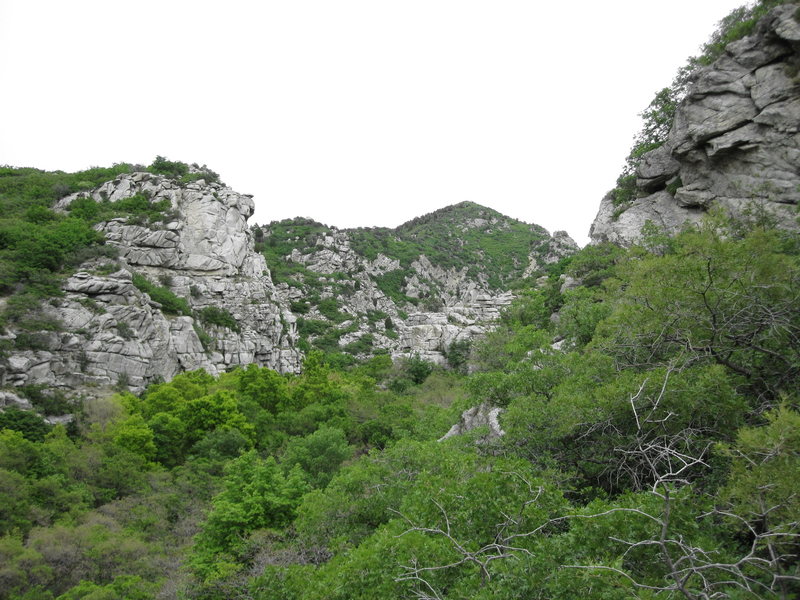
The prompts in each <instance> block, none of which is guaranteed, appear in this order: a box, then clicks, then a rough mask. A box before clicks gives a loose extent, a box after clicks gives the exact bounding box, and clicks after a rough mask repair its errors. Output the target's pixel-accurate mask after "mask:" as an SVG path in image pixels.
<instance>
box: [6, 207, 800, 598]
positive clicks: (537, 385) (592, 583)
mask: <svg viewBox="0 0 800 600" xmlns="http://www.w3.org/2000/svg"><path fill="white" fill-rule="evenodd" d="M798 257H800V243H799V241H798V237H797V235H796V234H794V233H787V232H785V231H784V230H782V229H780V228H777V227H776V226H775V224H774V223H772V222H770V220H769V219H768V218H767V217H765V216H764V215H763V214H761V213H760V212H759V211H758V210H757V209H756V208H754V210H753V211H752V214H751V216H750V217H749V218H748V220H747V221H742V220H739V221H732V220H731V219H729V218H728V217H726V216H725V215H723V214H712V215H710V216H709V218H708V219H707V220H706V222H705V223H704V224H703V225H702V226H701V227H696V228H693V229H689V230H687V231H685V232H683V233H682V234H680V235H678V236H677V237H674V238H668V237H665V236H663V235H661V234H660V233H659V232H658V231H657V230H656V229H655V228H652V230H651V231H649V232H648V235H647V236H646V237H645V241H644V242H643V244H642V245H640V246H634V247H632V248H630V249H628V250H623V249H621V248H618V247H616V246H610V245H595V246H589V247H587V248H585V249H584V250H582V251H581V252H580V253H578V254H577V255H575V256H573V257H570V258H569V259H565V260H564V261H563V262H562V264H561V265H560V269H559V270H563V271H564V272H566V273H570V274H571V275H573V276H574V277H577V278H580V279H581V280H582V281H583V282H584V284H583V285H582V286H581V287H579V288H577V289H574V290H571V291H565V292H564V293H561V292H560V291H559V279H558V273H557V272H554V273H553V274H552V275H551V278H550V281H549V283H548V284H547V285H545V286H544V287H539V288H535V287H532V288H531V289H529V290H527V291H524V292H522V293H520V294H519V297H518V299H517V300H516V301H515V303H514V304H513V305H512V306H511V307H510V308H509V310H508V311H507V312H506V313H505V314H504V316H503V319H502V321H501V323H500V324H499V326H498V327H497V329H496V330H495V331H494V332H492V333H491V334H490V335H488V336H487V337H486V339H485V340H484V341H483V342H482V343H480V344H478V345H476V346H475V347H474V348H473V350H472V353H471V355H470V357H469V364H470V365H471V368H470V372H469V373H460V372H458V371H455V370H442V369H441V368H434V367H433V366H432V365H430V364H428V363H425V362H424V361H421V360H418V359H413V358H412V359H410V360H407V361H404V362H402V361H400V362H397V363H396V364H392V362H391V360H390V359H389V358H388V357H387V356H377V357H375V358H372V359H370V360H369V361H366V362H364V363H363V364H359V365H357V366H352V367H349V368H347V369H343V368H334V367H331V366H330V364H329V363H328V361H327V357H326V355H325V354H324V353H321V352H316V351H315V352H311V353H309V355H308V356H307V358H306V361H305V365H304V370H303V373H302V375H280V374H278V373H275V372H273V371H270V370H268V369H262V368H258V367H256V366H252V365H251V366H249V367H247V368H245V369H236V370H234V371H232V372H230V373H226V374H223V375H221V376H219V377H218V378H214V377H211V376H210V375H208V374H206V373H204V372H202V371H196V372H188V373H184V374H181V375H179V376H177V377H175V378H174V379H173V380H172V381H170V382H166V383H160V384H155V385H151V386H150V387H149V388H148V389H147V390H146V391H145V392H144V393H143V394H141V395H140V396H138V397H137V396H134V395H132V394H129V393H125V392H122V393H118V394H116V395H114V396H110V397H107V398H104V399H97V400H93V401H87V402H84V403H83V404H82V406H81V407H80V411H79V414H78V419H77V421H76V422H75V423H74V424H72V425H70V426H68V427H64V426H62V425H57V426H55V427H51V426H48V425H46V424H44V423H43V421H42V420H41V419H40V418H39V417H37V416H36V415H34V414H33V413H30V412H23V411H15V410H6V411H5V412H4V413H2V427H3V428H4V429H3V431H2V434H0V477H2V481H3V483H2V486H0V493H2V495H3V497H2V501H0V511H1V512H0V524H2V535H3V537H2V538H0V555H2V561H0V563H1V564H2V566H1V567H0V597H2V598H4V599H6V598H8V599H21V598H25V599H33V598H42V599H48V598H61V599H77V598H92V599H99V598H209V599H210V598H254V599H260V600H263V599H268V598H270V599H271V598H275V599H277V598H309V599H310V598H381V599H385V598H409V597H419V598H565V599H566V598H575V597H578V596H586V597H591V598H630V597H637V598H650V597H667V598H669V597H675V598H678V597H684V598H712V597H713V598H723V597H728V598H793V597H796V596H797V594H798V592H800V572H799V571H798V564H799V563H798V558H797V551H798V536H800V531H799V528H798V522H799V521H798V519H799V518H800V499H799V498H798V495H797V488H796V479H795V478H796V474H797V472H798V466H800V465H798V461H799V460H800V414H798V412H797V408H798V406H797V404H798V397H797V392H796V390H797V388H798V376H799V375H800V263H799V261H798ZM554 312H557V314H558V319H556V320H554V319H551V318H550V315H551V314H552V313H554ZM553 339H559V340H561V345H560V349H555V348H554V347H553V344H552V342H553ZM398 381H401V382H402V385H398ZM481 402H489V403H491V404H492V405H495V406H501V407H503V408H504V409H505V413H504V414H503V415H502V417H501V425H502V427H503V428H504V430H505V432H506V433H505V435H504V436H502V437H500V438H493V437H491V436H488V435H487V432H486V431H485V430H482V429H481V428H478V429H476V430H474V431H473V432H471V433H469V434H467V435H463V436H455V437H453V438H450V439H448V440H445V441H437V440H438V439H439V438H440V437H442V436H443V435H444V433H445V432H446V431H447V430H448V429H449V427H450V426H451V425H452V424H453V423H454V422H456V421H457V420H458V415H459V414H460V412H461V411H463V410H465V409H467V408H469V407H472V406H475V405H477V404H479V403H481Z"/></svg>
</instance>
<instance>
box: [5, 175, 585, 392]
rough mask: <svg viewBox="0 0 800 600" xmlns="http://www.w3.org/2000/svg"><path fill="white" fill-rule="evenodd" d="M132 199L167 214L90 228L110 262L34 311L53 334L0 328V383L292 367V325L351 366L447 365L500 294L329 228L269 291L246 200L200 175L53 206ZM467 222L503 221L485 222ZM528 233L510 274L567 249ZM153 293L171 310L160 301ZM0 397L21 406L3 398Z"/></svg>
mask: <svg viewBox="0 0 800 600" xmlns="http://www.w3.org/2000/svg"><path fill="white" fill-rule="evenodd" d="M133 197H144V198H147V200H148V201H149V202H150V203H151V204H152V205H159V206H168V209H167V210H165V211H164V213H163V214H161V215H160V216H159V219H158V220H157V221H155V222H150V223H145V222H144V220H143V219H141V218H135V217H133V216H130V217H116V218H111V219H109V220H106V221H102V222H100V223H98V225H96V226H95V228H96V229H97V230H98V231H99V232H101V233H102V234H103V235H104V237H105V240H106V242H105V243H106V246H108V247H113V248H114V249H115V253H116V256H114V257H100V258H93V259H91V260H89V261H88V262H85V263H83V264H82V265H81V266H80V267H79V268H78V269H77V270H76V272H74V273H73V274H72V275H70V276H69V277H67V278H66V279H65V280H64V281H63V284H62V290H63V292H64V294H63V296H60V297H56V298H51V299H50V300H49V301H48V302H46V303H44V304H43V306H42V307H41V312H42V315H43V317H44V318H46V319H47V320H49V321H50V322H54V323H60V327H58V328H57V330H48V331H36V332H25V331H21V330H15V329H14V328H13V326H12V327H10V328H9V330H8V331H7V335H6V339H7V340H8V342H10V343H11V344H12V345H14V346H16V347H15V349H14V350H13V351H11V352H10V353H8V354H7V355H6V356H5V357H4V358H2V359H0V386H2V387H4V388H6V389H7V390H11V389H14V388H16V387H19V386H25V385H43V386H46V387H48V388H51V389H58V388H61V389H63V390H65V391H68V392H70V393H80V394H84V395H92V394H95V393H103V392H102V390H107V389H108V388H109V387H111V386H114V387H117V388H118V389H129V390H131V391H134V392H137V391H140V390H142V389H144V388H145V387H146V386H147V385H148V384H150V383H153V382H156V381H160V380H169V379H171V378H172V377H173V376H174V375H176V374H177V373H179V372H181V371H186V370H194V369H199V368H202V369H205V370H206V371H208V372H209V373H211V374H217V373H220V372H222V371H224V370H226V369H228V368H230V367H233V366H236V365H246V364H251V363H255V364H258V365H261V366H266V367H270V368H273V369H275V370H277V371H279V372H284V373H285V372H298V371H299V369H300V366H301V361H302V357H303V351H304V350H308V349H310V347H311V346H310V345H308V344H307V343H305V344H304V340H309V339H310V340H312V341H314V340H316V339H318V338H319V337H320V336H319V335H316V336H315V335H313V334H308V332H307V331H306V330H304V329H303V326H305V327H306V328H308V327H311V326H316V327H317V333H319V331H318V330H319V328H320V327H323V326H324V328H327V329H328V330H329V333H328V336H327V337H328V339H329V340H332V343H333V344H334V345H333V348H332V349H337V350H346V351H349V352H350V353H351V354H354V355H356V356H358V357H359V358H366V357H369V356H371V355H372V354H374V353H377V352H383V353H388V354H391V355H392V356H394V357H400V356H411V355H418V356H420V357H421V358H424V359H426V360H430V361H433V362H437V363H446V356H447V352H448V350H449V349H450V348H452V347H453V344H455V343H456V342H466V341H469V340H472V339H474V338H475V337H476V336H480V335H482V334H484V333H485V332H486V331H487V330H488V329H489V328H491V327H492V326H493V325H492V324H493V322H494V321H495V320H496V319H497V318H498V316H499V314H500V311H501V310H502V309H503V307H505V306H506V305H508V304H509V303H510V302H511V300H512V294H511V293H510V292H508V291H505V290H499V289H494V288H492V286H491V285H490V284H489V282H488V276H487V274H486V273H483V272H481V271H480V270H477V271H475V270H474V269H473V270H470V269H469V268H468V267H466V266H462V267H459V268H456V267H453V266H449V267H444V266H442V265H439V264H434V262H432V261H431V260H430V259H429V258H428V257H427V256H425V255H424V254H420V255H419V256H417V257H416V258H415V259H414V260H413V261H412V262H411V264H410V265H405V266H404V265H401V261H400V260H398V259H397V258H391V257H389V256H387V255H385V254H381V253H378V254H377V255H375V256H374V257H373V258H368V257H367V256H365V255H364V254H363V253H360V252H357V251H356V250H355V249H354V248H353V246H352V244H351V242H352V240H351V237H352V235H353V233H352V232H348V231H339V230H337V229H335V228H328V229H327V230H326V231H325V233H324V235H319V236H317V237H316V238H315V239H314V240H313V244H312V245H311V247H310V248H309V247H307V244H304V243H300V242H299V241H297V243H295V242H294V241H293V242H292V244H295V245H296V246H297V247H296V248H293V249H292V250H291V251H290V252H289V253H288V254H287V255H286V256H285V257H284V259H283V260H284V262H285V263H286V264H291V265H294V266H295V267H297V268H299V269H300V270H302V271H303V272H304V273H305V275H306V278H305V280H306V282H307V284H306V283H297V282H292V283H291V284H289V283H286V282H284V283H279V284H277V285H276V284H275V283H274V282H273V278H272V276H271V273H270V268H269V266H268V264H267V261H266V259H265V256H264V255H263V254H262V253H261V252H259V251H257V250H256V245H255V243H254V230H251V229H249V228H248V225H247V220H248V218H249V217H250V216H251V215H252V213H253V208H254V206H253V201H252V199H251V197H250V196H248V195H244V194H239V193H237V192H235V191H233V190H232V189H230V188H229V187H226V186H224V185H222V184H220V183H216V182H206V181H204V180H202V179H201V180H197V181H194V182H191V183H184V184H179V183H178V182H177V181H176V180H174V179H171V178H169V177H166V176H163V175H155V174H152V173H148V172H135V173H129V174H122V175H120V176H119V177H117V178H116V179H114V180H113V181H108V182H106V183H104V184H102V185H100V186H99V187H96V188H94V189H92V190H90V191H86V192H79V193H76V194H72V195H70V196H67V197H65V198H62V199H61V200H60V201H59V202H58V203H57V204H56V205H55V206H54V209H55V210H56V211H58V212H62V213H65V214H68V213H69V212H70V210H71V207H72V204H73V203H75V202H76V201H78V200H84V201H88V200H87V199H90V200H92V201H94V202H96V203H98V204H101V203H103V204H105V203H115V202H119V201H122V200H126V199H131V198H133ZM486 210H488V209H486ZM470 227H478V228H481V227H490V228H491V227H495V228H498V227H500V228H502V224H501V223H499V222H498V220H497V219H496V218H495V220H494V221H492V220H491V219H489V220H486V222H485V223H484V222H481V223H472V224H471V225H469V226H468V227H467V229H469V228H470ZM530 227H535V226H530ZM256 230H257V228H256ZM464 231H466V230H464ZM536 231H537V235H536V236H534V238H535V239H533V242H532V245H530V246H531V247H530V253H531V254H530V258H529V260H528V261H527V262H526V264H525V265H521V266H520V269H519V271H520V272H519V275H522V274H523V273H522V272H523V271H524V272H525V274H528V275H532V274H537V273H539V272H540V271H541V268H542V265H546V264H548V263H553V262H555V261H557V260H559V259H560V258H561V257H562V256H565V255H566V254H569V253H571V252H573V251H574V250H575V249H576V248H577V246H576V245H575V244H574V242H572V240H571V239H569V237H568V236H566V234H557V235H556V236H555V237H553V238H551V237H550V236H549V235H546V234H541V232H540V231H539V230H538V229H536ZM542 231H543V230H542ZM256 237H257V236H256ZM262 245H263V242H262ZM527 248H528V246H526V252H527ZM398 275H402V277H401V279H402V282H401V285H400V287H399V292H400V295H399V296H398V295H397V294H392V293H387V291H386V289H387V288H386V286H385V285H383V284H382V278H384V279H385V278H390V279H391V278H395V279H397V276H398ZM312 283H313V285H312ZM382 288H383V289H382ZM156 292H158V294H156ZM390 292H391V290H390ZM165 294H166V297H167V300H169V299H170V298H171V299H172V300H170V302H172V301H174V302H177V303H178V305H179V308H178V310H177V311H176V310H175V307H172V309H171V310H168V308H169V307H166V306H165V305H163V304H162V303H163V302H165V300H164V295H165ZM154 296H158V298H156V297H154ZM309 298H311V299H312V301H311V302H308V300H309ZM159 299H160V301H159ZM326 300H327V305H326V303H325V301H326ZM331 303H333V305H334V306H335V307H336V309H335V310H333V313H332V312H331V306H332V305H331ZM326 306H327V309H326V308H325V307H326ZM180 307H184V308H180ZM293 309H294V310H293ZM208 311H211V318H206V317H207V315H208V314H209V313H208ZM176 313H177V314H176ZM298 325H301V327H300V328H298ZM21 336H27V337H26V338H25V342H24V343H22V344H20V343H19V342H20V341H21V340H20V339H17V338H20V337H21ZM328 349H331V348H328ZM12 396H13V397H12ZM7 403H8V404H18V405H25V401H24V399H21V398H19V397H18V396H16V395H13V394H12V395H10V396H9V397H8V398H7Z"/></svg>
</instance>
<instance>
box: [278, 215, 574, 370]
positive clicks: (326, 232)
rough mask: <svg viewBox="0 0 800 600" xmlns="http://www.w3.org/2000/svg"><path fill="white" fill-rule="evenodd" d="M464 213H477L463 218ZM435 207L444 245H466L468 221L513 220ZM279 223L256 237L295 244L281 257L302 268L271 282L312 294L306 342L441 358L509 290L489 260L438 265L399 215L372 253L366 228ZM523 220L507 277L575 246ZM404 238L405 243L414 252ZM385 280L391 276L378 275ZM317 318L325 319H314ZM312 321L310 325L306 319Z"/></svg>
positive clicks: (533, 271)
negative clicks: (307, 230) (306, 231)
mask: <svg viewBox="0 0 800 600" xmlns="http://www.w3.org/2000/svg"><path fill="white" fill-rule="evenodd" d="M462 209H463V210H462ZM443 210H445V209H443ZM473 213H477V214H479V215H483V217H474V216H471V217H470V218H466V214H469V215H472V214H473ZM444 214H445V215H446V219H447V221H446V226H445V227H443V228H442V230H443V231H446V232H447V234H446V235H447V236H452V239H448V240H446V241H443V242H442V244H443V245H445V246H446V247H448V248H452V252H453V253H456V252H457V250H456V248H463V247H464V246H465V245H466V242H465V241H464V238H465V237H466V236H468V235H470V234H474V233H475V232H476V231H477V232H480V234H481V235H492V234H493V233H496V232H498V231H507V230H508V229H510V225H509V224H508V223H507V222H506V221H513V220H509V219H508V218H506V217H502V215H499V213H494V211H491V209H486V208H485V207H480V206H479V205H475V204H472V203H464V204H463V205H462V206H461V207H460V206H459V205H456V206H455V207H448V209H446V210H445V213H444ZM440 216H441V215H440ZM426 217H427V216H426ZM484 217H485V218H484ZM422 219H423V221H425V218H422ZM425 222H427V221H425ZM306 224H307V223H306ZM513 224H514V225H516V226H519V225H524V224H521V223H519V222H514V223H513ZM280 225H282V226H283V227H282V228H281V229H280V231H281V233H280V234H279V233H278V229H279V228H278V227H276V224H269V225H267V226H265V227H264V231H265V232H266V233H264V239H265V240H266V241H265V244H269V243H270V242H272V243H275V240H274V239H273V240H271V238H272V236H278V235H282V236H283V238H282V239H281V240H279V242H280V243H281V244H285V243H286V238H287V237H288V238H289V241H290V242H291V243H293V244H294V246H295V247H293V248H292V250H291V252H290V253H288V254H287V255H285V256H284V257H283V258H282V259H283V261H285V263H287V264H288V265H297V266H301V267H302V270H303V272H302V273H300V274H297V273H295V274H294V276H293V277H291V278H288V280H287V281H284V282H281V283H279V284H278V285H277V290H278V293H279V294H280V295H282V296H284V297H285V298H286V299H287V300H288V301H290V302H293V304H292V305H293V306H295V307H297V308H298V309H300V307H299V306H298V304H300V303H302V302H303V301H304V300H309V299H311V301H310V302H307V304H306V306H307V312H305V313H304V314H303V315H302V317H301V320H300V321H299V328H298V329H299V333H300V334H301V336H302V335H304V334H305V333H308V335H307V340H308V341H309V342H310V343H311V344H312V345H314V344H316V343H318V342H319V340H323V341H324V342H326V343H329V347H328V349H335V350H344V351H347V352H351V353H352V354H355V355H356V356H358V357H359V358H365V357H367V356H369V355H371V354H373V353H375V352H384V353H389V354H390V355H391V356H392V357H393V358H402V357H409V356H412V355H417V356H419V357H420V358H422V359H424V360H427V361H431V362H434V363H437V364H447V362H448V353H449V352H450V350H451V349H452V348H453V346H454V344H468V343H470V342H471V341H472V340H474V339H475V338H477V337H480V336H482V335H484V334H485V333H486V332H487V330H488V329H490V328H492V327H493V324H494V322H495V321H496V320H497V319H498V317H499V316H500V311H502V309H503V308H504V307H506V306H508V305H509V304H510V303H511V301H512V300H513V294H512V293H511V292H510V291H508V290H507V289H502V288H500V289H498V288H496V287H494V286H492V284H491V282H490V280H489V272H488V269H486V268H483V267H482V265H472V264H471V265H466V264H462V265H451V266H446V267H445V266H442V265H441V264H437V263H436V262H434V260H431V258H430V257H428V256H427V255H426V254H424V253H418V254H417V249H416V247H415V246H413V244H411V243H410V242H409V240H410V239H411V238H413V236H417V235H419V234H418V233H417V232H414V233H411V234H408V233H404V231H403V229H404V228H406V227H408V225H403V226H401V227H399V228H398V229H396V230H383V231H380V232H378V233H379V234H380V235H382V236H384V238H388V241H387V240H386V239H385V240H384V244H385V246H386V248H388V249H387V252H392V251H394V253H395V256H388V255H387V254H384V253H383V252H375V253H374V257H372V258H370V256H368V255H367V254H366V252H365V251H364V250H363V247H364V236H368V239H370V240H372V237H370V236H373V235H377V234H375V233H374V232H371V231H369V230H366V231H365V230H339V229H337V228H335V227H326V226H323V225H321V224H316V223H315V224H313V225H314V226H316V227H315V232H314V233H313V234H310V235H306V236H305V237H304V236H302V235H297V236H295V234H296V233H298V230H299V228H294V229H292V228H291V223H290V222H289V224H288V225H287V223H286V222H282V223H280ZM439 225H440V224H437V227H438V226H439ZM526 228H529V229H530V231H529V232H528V233H525V234H524V235H526V236H528V237H527V238H526V245H525V248H526V251H525V253H524V254H523V255H522V258H523V259H524V260H523V261H520V262H519V263H518V264H515V268H514V269H513V270H512V273H511V274H509V277H511V276H513V277H516V278H521V277H531V276H535V275H538V274H541V273H542V270H543V269H544V268H545V267H546V266H547V265H550V264H553V263H555V262H558V261H559V260H560V259H561V258H563V257H565V256H568V255H570V254H572V253H574V252H575V251H577V249H578V246H577V245H576V244H575V242H574V241H573V240H572V239H571V238H570V237H569V236H568V235H567V234H566V233H565V232H556V233H555V234H553V236H550V235H549V234H548V233H547V232H546V231H544V230H543V229H541V228H539V227H537V226H528V225H524V227H522V230H523V231H527V229H526ZM453 232H455V233H453ZM291 236H295V237H291ZM398 245H399V246H398ZM398 247H399V248H400V249H398ZM409 247H413V248H414V251H413V252H411V255H412V256H414V257H413V259H412V258H409ZM388 280H392V281H393V285H391V286H389V285H387V281H388ZM326 301H327V303H328V305H329V306H330V305H331V302H333V305H335V306H336V307H337V308H338V310H339V311H340V313H341V315H342V316H341V317H339V318H338V319H337V318H336V315H331V313H330V311H325V310H320V306H322V305H323V303H325V302H326ZM301 310H305V309H301ZM332 316H333V318H331V317H332ZM337 321H339V322H338V323H337ZM320 323H323V324H325V325H324V326H322V327H320V326H319V324H320ZM314 324H316V325H317V326H315V327H313V328H312V327H310V325H314ZM320 328H321V329H322V330H323V331H322V332H320V331H319V330H320Z"/></svg>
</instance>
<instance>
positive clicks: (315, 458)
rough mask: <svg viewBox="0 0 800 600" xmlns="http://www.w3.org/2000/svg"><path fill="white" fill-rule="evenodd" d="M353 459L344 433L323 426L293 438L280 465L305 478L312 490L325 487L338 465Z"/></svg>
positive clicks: (351, 450) (351, 449)
mask: <svg viewBox="0 0 800 600" xmlns="http://www.w3.org/2000/svg"><path fill="white" fill-rule="evenodd" d="M352 455H353V448H351V447H350V446H349V445H348V444H347V438H345V435H344V432H343V431H342V430H341V429H337V428H335V427H327V426H323V427H320V428H319V429H317V430H316V431H315V432H314V433H312V434H310V435H307V436H305V437H303V438H293V439H292V440H291V441H290V442H289V444H288V445H287V446H286V451H285V452H284V454H283V459H282V461H281V462H282V464H283V467H284V470H285V471H288V472H291V469H292V468H294V467H295V466H297V467H299V468H300V469H301V470H302V471H303V472H304V473H306V474H307V476H308V480H309V482H310V483H311V485H313V486H314V487H319V488H323V487H325V486H326V485H327V484H328V482H329V481H330V480H331V478H332V477H333V476H334V475H335V474H336V471H337V470H338V469H339V467H340V466H341V464H342V463H343V462H344V461H346V460H347V459H349V458H350V457H351V456H352Z"/></svg>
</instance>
